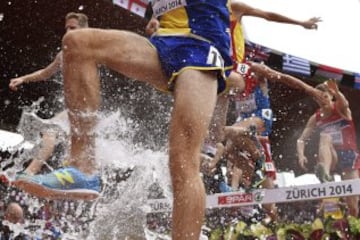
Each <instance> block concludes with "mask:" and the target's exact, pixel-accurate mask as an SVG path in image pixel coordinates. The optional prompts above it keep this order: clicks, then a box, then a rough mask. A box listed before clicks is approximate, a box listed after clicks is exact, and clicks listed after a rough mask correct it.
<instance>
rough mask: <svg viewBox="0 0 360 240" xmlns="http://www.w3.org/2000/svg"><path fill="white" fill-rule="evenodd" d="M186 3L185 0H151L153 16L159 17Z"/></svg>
mask: <svg viewBox="0 0 360 240" xmlns="http://www.w3.org/2000/svg"><path fill="white" fill-rule="evenodd" d="M186 5H187V3H186V0H154V1H153V2H152V8H153V12H154V15H155V17H159V16H161V15H163V14H165V13H167V12H170V11H172V10H174V9H176V8H179V7H183V6H186Z"/></svg>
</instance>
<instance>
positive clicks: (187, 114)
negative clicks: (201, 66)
mask: <svg viewBox="0 0 360 240" xmlns="http://www.w3.org/2000/svg"><path fill="white" fill-rule="evenodd" d="M216 92H217V78H216V74H215V73H214V72H212V71H199V70H193V69H188V70H185V71H183V72H181V73H180V74H179V75H178V77H177V79H176V85H175V89H174V98H175V101H174V109H173V119H172V127H173V129H171V132H172V133H173V135H174V137H175V138H176V135H177V134H179V133H180V131H188V133H189V134H191V137H193V139H194V140H195V139H196V140H199V139H203V138H204V137H205V133H206V130H207V128H208V126H209V122H210V118H211V116H212V113H213V110H214V108H215V102H216ZM176 132H177V133H176ZM180 134H183V133H180ZM174 140H176V139H174ZM189 140H190V141H191V140H192V139H189Z"/></svg>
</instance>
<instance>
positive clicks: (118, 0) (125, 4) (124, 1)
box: [113, 0, 130, 10]
mask: <svg viewBox="0 0 360 240" xmlns="http://www.w3.org/2000/svg"><path fill="white" fill-rule="evenodd" d="M113 4H115V5H118V6H120V7H122V8H125V9H128V10H129V7H130V5H129V0H113Z"/></svg>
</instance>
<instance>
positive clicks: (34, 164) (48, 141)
mask: <svg viewBox="0 0 360 240" xmlns="http://www.w3.org/2000/svg"><path fill="white" fill-rule="evenodd" d="M41 139H42V140H41V145H40V149H39V151H38V152H37V154H36V156H35V157H34V158H33V160H32V161H31V163H30V164H29V166H28V167H27V168H26V169H25V173H27V174H30V175H34V174H36V173H38V172H39V171H40V169H41V167H42V166H43V165H44V162H46V161H47V160H48V159H49V158H50V157H51V155H52V153H53V152H54V149H55V143H56V133H54V132H53V131H44V132H43V133H42V137H41Z"/></svg>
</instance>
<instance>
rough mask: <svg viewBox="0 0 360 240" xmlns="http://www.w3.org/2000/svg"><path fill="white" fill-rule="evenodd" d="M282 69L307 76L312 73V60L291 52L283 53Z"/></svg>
mask: <svg viewBox="0 0 360 240" xmlns="http://www.w3.org/2000/svg"><path fill="white" fill-rule="evenodd" d="M282 70H283V71H284V72H287V73H295V74H299V75H303V76H306V77H309V76H310V75H311V74H310V73H311V68H310V61H309V60H307V59H303V58H299V57H295V56H292V55H290V54H284V55H283V64H282Z"/></svg>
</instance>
